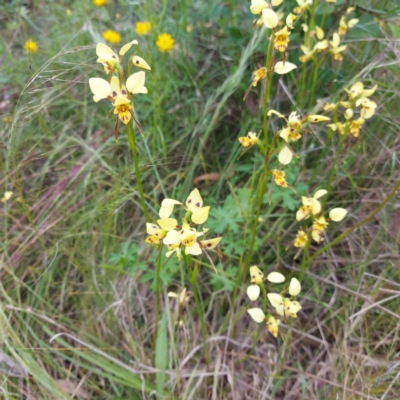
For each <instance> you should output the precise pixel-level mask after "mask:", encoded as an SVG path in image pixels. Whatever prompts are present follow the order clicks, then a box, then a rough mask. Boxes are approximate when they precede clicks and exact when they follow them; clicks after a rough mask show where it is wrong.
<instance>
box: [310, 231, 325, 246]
mask: <svg viewBox="0 0 400 400" xmlns="http://www.w3.org/2000/svg"><path fill="white" fill-rule="evenodd" d="M311 237H312V238H313V240H314V241H316V242H317V243H318V244H319V243H321V242H322V241H323V240H324V238H323V237H322V232H317V231H312V232H311Z"/></svg>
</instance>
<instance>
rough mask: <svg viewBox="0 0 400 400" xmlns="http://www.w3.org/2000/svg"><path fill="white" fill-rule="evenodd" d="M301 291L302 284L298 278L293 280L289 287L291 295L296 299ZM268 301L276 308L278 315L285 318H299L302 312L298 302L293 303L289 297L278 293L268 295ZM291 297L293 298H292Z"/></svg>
mask: <svg viewBox="0 0 400 400" xmlns="http://www.w3.org/2000/svg"><path fill="white" fill-rule="evenodd" d="M300 291H301V284H300V282H299V281H298V280H297V279H296V278H292V279H291V281H290V285H289V294H290V296H292V297H296V296H297V295H298V294H299V293H300ZM267 297H268V300H269V301H270V303H271V305H272V307H275V311H276V312H277V314H279V315H282V316H285V315H289V316H290V317H292V318H297V313H298V312H299V311H300V310H301V308H302V307H301V305H300V303H299V302H297V301H292V300H291V299H289V298H287V297H282V296H281V295H280V294H278V293H268V295H267ZM292 297H291V298H292Z"/></svg>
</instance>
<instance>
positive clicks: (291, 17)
mask: <svg viewBox="0 0 400 400" xmlns="http://www.w3.org/2000/svg"><path fill="white" fill-rule="evenodd" d="M296 18H297V16H296V15H294V14H292V13H289V14H288V16H287V17H286V25H287V26H288V28H289V29H293V22H294V21H295V20H296Z"/></svg>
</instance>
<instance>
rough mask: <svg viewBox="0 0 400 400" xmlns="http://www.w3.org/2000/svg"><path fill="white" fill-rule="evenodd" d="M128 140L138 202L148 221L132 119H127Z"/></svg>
mask: <svg viewBox="0 0 400 400" xmlns="http://www.w3.org/2000/svg"><path fill="white" fill-rule="evenodd" d="M127 127H128V141H129V146H130V148H131V150H132V156H133V165H134V166H135V175H136V182H137V186H138V188H139V194H140V203H141V204H142V209H143V212H144V215H145V217H146V220H147V221H150V220H151V219H150V215H149V211H148V210H147V206H146V202H145V200H144V192H143V185H142V178H141V177H140V169H139V156H138V152H137V148H136V141H135V131H134V129H133V120H132V118H131V120H130V121H129V123H128V125H127Z"/></svg>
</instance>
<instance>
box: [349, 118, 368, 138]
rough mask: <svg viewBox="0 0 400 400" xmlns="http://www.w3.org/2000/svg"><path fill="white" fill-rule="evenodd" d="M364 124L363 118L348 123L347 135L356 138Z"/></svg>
mask: <svg viewBox="0 0 400 400" xmlns="http://www.w3.org/2000/svg"><path fill="white" fill-rule="evenodd" d="M364 122H365V120H364V119H363V118H358V119H354V120H352V121H350V128H349V133H350V134H351V135H353V136H354V137H358V136H359V135H360V130H361V128H362V126H363V124H364Z"/></svg>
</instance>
